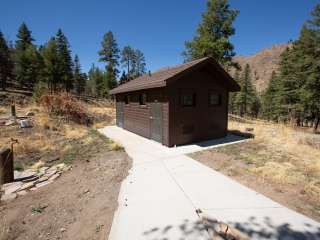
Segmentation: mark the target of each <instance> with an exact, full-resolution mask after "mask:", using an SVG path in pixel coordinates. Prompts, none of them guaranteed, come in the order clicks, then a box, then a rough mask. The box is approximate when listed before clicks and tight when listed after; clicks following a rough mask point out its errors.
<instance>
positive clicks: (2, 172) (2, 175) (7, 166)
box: [0, 148, 14, 185]
mask: <svg viewBox="0 0 320 240" xmlns="http://www.w3.org/2000/svg"><path fill="white" fill-rule="evenodd" d="M13 181H14V175H13V153H12V151H11V149H9V148H6V149H1V150H0V185H2V184H5V183H9V182H13Z"/></svg>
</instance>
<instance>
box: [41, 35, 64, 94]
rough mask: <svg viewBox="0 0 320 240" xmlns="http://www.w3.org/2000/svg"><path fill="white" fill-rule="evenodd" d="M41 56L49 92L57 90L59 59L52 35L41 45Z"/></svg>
mask: <svg viewBox="0 0 320 240" xmlns="http://www.w3.org/2000/svg"><path fill="white" fill-rule="evenodd" d="M42 56H43V61H44V76H45V80H46V82H47V84H48V88H49V89H50V92H51V93H52V92H54V91H56V90H57V85H58V84H59V82H60V73H59V70H60V62H59V61H60V59H59V53H58V46H57V42H56V39H55V38H54V37H53V38H51V39H50V40H49V42H48V43H47V44H46V45H45V46H44V47H43V50H42Z"/></svg>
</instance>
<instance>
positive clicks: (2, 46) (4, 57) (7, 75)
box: [0, 31, 13, 90]
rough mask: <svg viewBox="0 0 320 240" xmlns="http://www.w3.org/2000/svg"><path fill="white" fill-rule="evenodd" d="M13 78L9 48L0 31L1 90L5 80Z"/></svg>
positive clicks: (4, 87)
mask: <svg viewBox="0 0 320 240" xmlns="http://www.w3.org/2000/svg"><path fill="white" fill-rule="evenodd" d="M12 79H13V62H12V59H11V53H10V49H9V47H8V44H7V42H6V40H5V38H4V36H3V34H2V32H1V31H0V83H1V88H2V90H5V89H6V86H7V82H8V81H9V80H12Z"/></svg>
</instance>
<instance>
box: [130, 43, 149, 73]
mask: <svg viewBox="0 0 320 240" xmlns="http://www.w3.org/2000/svg"><path fill="white" fill-rule="evenodd" d="M132 69H133V74H134V78H136V77H139V76H141V75H143V74H145V73H146V60H145V57H144V54H143V52H142V51H140V50H139V49H136V50H135V51H134V58H133V67H132Z"/></svg>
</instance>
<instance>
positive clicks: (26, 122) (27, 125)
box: [20, 119, 32, 128]
mask: <svg viewBox="0 0 320 240" xmlns="http://www.w3.org/2000/svg"><path fill="white" fill-rule="evenodd" d="M20 127H21V128H31V127H32V123H31V121H30V120H28V119H24V120H21V121H20Z"/></svg>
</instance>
